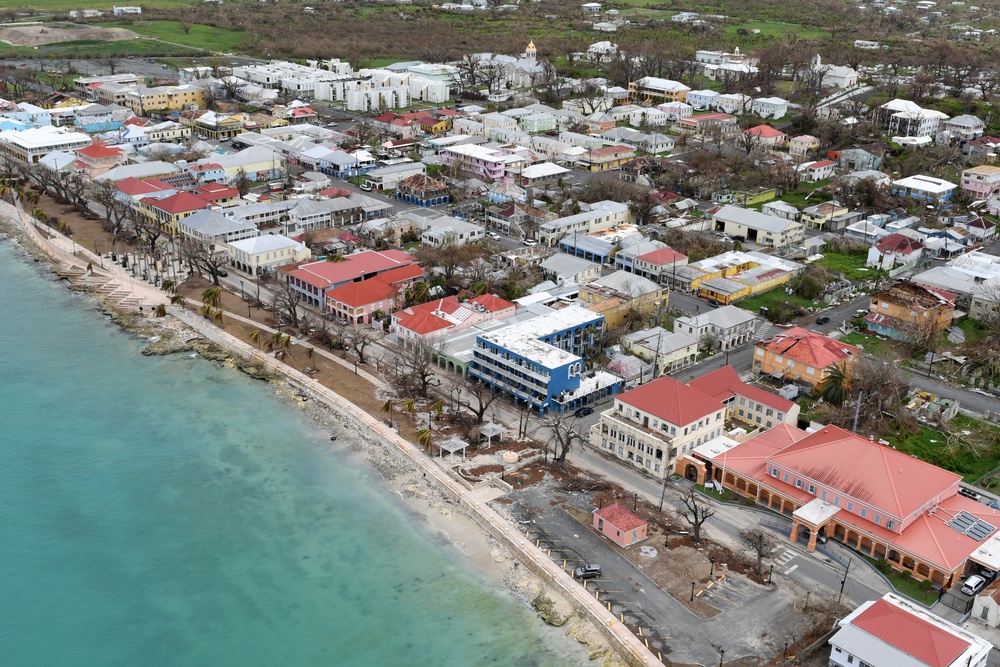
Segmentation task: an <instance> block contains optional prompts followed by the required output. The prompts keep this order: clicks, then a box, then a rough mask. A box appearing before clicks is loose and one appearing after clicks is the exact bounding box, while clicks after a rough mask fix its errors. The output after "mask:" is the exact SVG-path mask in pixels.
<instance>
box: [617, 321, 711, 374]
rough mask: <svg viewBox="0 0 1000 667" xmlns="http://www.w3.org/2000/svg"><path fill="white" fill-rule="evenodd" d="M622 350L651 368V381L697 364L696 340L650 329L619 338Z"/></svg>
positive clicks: (661, 328) (678, 334)
mask: <svg viewBox="0 0 1000 667" xmlns="http://www.w3.org/2000/svg"><path fill="white" fill-rule="evenodd" d="M621 346H622V349H624V350H628V351H629V352H630V353H632V354H634V355H635V356H637V357H639V358H640V359H644V360H646V361H649V362H651V363H652V364H653V377H656V376H659V375H665V374H667V373H676V372H677V371H680V370H684V369H685V368H687V367H688V366H692V365H694V363H695V362H696V361H697V360H698V339H697V338H692V337H690V336H686V335H684V334H680V333H672V332H670V331H667V330H666V329H664V328H663V327H652V328H651V329H643V330H642V331H636V332H634V333H630V334H626V335H624V336H622V338H621Z"/></svg>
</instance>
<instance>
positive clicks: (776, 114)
mask: <svg viewBox="0 0 1000 667" xmlns="http://www.w3.org/2000/svg"><path fill="white" fill-rule="evenodd" d="M750 108H751V110H752V111H753V112H754V113H755V114H757V115H758V116H760V117H761V118H772V119H778V118H781V117H783V116H784V115H785V114H786V113H788V100H783V99H781V98H780V97H758V98H757V99H755V100H754V101H753V105H752V106H751V107H750Z"/></svg>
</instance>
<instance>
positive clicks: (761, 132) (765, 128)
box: [746, 125, 785, 139]
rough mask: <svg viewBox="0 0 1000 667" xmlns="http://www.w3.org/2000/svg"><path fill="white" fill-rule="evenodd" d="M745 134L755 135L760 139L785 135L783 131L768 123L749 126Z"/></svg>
mask: <svg viewBox="0 0 1000 667" xmlns="http://www.w3.org/2000/svg"><path fill="white" fill-rule="evenodd" d="M746 133H747V134H752V135H753V136H755V137H760V138H761V139H776V138H778V137H783V136H785V133H784V132H782V131H781V130H776V129H774V128H773V127H771V126H770V125H758V126H757V127H751V128H750V129H749V130H746Z"/></svg>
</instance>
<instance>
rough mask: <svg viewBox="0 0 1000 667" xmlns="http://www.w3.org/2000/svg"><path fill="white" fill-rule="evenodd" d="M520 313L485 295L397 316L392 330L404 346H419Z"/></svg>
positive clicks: (435, 301) (421, 307)
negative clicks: (429, 340) (427, 340)
mask: <svg viewBox="0 0 1000 667" xmlns="http://www.w3.org/2000/svg"><path fill="white" fill-rule="evenodd" d="M516 309H517V307H516V306H515V305H514V304H513V303H511V302H510V301H507V300H505V299H501V298H500V297H498V296H495V295H493V294H483V295H482V296H477V297H475V298H474V299H469V300H468V301H465V302H462V301H459V300H458V299H457V298H456V297H454V296H448V297H445V298H443V299H433V300H431V301H428V302H427V303H422V304H419V305H416V306H410V307H409V308H404V309H403V310H400V311H399V312H397V313H393V316H392V330H393V331H394V332H395V333H396V334H397V335H398V336H399V337H400V339H401V340H403V341H404V342H409V343H416V342H419V341H421V340H426V339H428V338H435V337H437V336H441V335H443V334H446V333H451V332H453V331H461V330H462V329H467V328H469V327H471V326H473V325H475V324H478V323H480V322H485V321H487V320H504V319H507V318H508V317H511V316H513V315H514V313H515V312H516Z"/></svg>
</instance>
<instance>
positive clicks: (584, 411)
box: [573, 408, 594, 417]
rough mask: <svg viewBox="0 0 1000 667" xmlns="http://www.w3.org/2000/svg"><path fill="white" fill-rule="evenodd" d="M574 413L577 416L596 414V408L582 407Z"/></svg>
mask: <svg viewBox="0 0 1000 667" xmlns="http://www.w3.org/2000/svg"><path fill="white" fill-rule="evenodd" d="M573 414H574V415H576V416H577V417H586V416H587V415H592V414H594V408H580V409H579V410H577V411H576V412H574V413H573Z"/></svg>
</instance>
